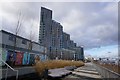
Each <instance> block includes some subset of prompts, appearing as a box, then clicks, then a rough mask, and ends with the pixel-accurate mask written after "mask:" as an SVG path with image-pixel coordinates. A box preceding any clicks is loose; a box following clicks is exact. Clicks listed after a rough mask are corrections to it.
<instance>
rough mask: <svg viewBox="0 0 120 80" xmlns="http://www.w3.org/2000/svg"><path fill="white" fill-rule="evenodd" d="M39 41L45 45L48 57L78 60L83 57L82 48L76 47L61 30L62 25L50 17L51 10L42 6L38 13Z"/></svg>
mask: <svg viewBox="0 0 120 80" xmlns="http://www.w3.org/2000/svg"><path fill="white" fill-rule="evenodd" d="M39 43H40V44H41V45H43V46H45V47H47V56H48V57H49V59H56V58H57V59H69V60H80V57H83V54H81V52H82V49H77V48H76V47H77V46H76V43H74V41H73V40H71V39H70V35H69V34H67V33H65V32H63V26H62V25H61V24H60V23H59V22H57V21H55V20H53V19H52V10H49V9H47V8H44V7H41V14H40V29H39ZM80 51H81V52H80ZM78 53H79V56H77V57H78V58H77V57H76V56H75V55H78ZM75 58H76V59H75Z"/></svg>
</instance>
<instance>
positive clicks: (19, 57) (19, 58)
mask: <svg viewBox="0 0 120 80" xmlns="http://www.w3.org/2000/svg"><path fill="white" fill-rule="evenodd" d="M22 60H23V53H22V52H17V55H16V61H15V65H22Z"/></svg>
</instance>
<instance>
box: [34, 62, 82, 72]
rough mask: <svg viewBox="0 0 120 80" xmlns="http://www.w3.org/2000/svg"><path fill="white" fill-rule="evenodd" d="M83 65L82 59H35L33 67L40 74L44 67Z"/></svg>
mask: <svg viewBox="0 0 120 80" xmlns="http://www.w3.org/2000/svg"><path fill="white" fill-rule="evenodd" d="M83 65H84V63H83V62H82V61H69V60H49V61H45V62H41V61H37V62H36V64H35V66H34V67H35V70H36V71H37V72H38V73H39V74H42V72H43V71H44V70H45V68H47V69H55V68H64V67H65V66H76V67H81V66H83Z"/></svg>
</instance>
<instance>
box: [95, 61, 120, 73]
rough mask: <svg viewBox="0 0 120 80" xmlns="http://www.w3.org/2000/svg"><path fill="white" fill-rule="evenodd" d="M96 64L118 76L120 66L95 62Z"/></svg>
mask: <svg viewBox="0 0 120 80" xmlns="http://www.w3.org/2000/svg"><path fill="white" fill-rule="evenodd" d="M95 63H96V64H98V65H100V66H102V67H105V68H107V69H109V70H112V71H114V72H116V73H118V74H120V65H115V64H100V63H99V62H95Z"/></svg>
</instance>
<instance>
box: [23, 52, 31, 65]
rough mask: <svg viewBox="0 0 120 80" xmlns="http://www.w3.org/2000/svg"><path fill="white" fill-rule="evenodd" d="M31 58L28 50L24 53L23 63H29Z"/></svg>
mask: <svg viewBox="0 0 120 80" xmlns="http://www.w3.org/2000/svg"><path fill="white" fill-rule="evenodd" d="M29 59H30V54H29V53H27V52H25V53H24V54H23V61H22V62H23V65H27V64H29Z"/></svg>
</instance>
